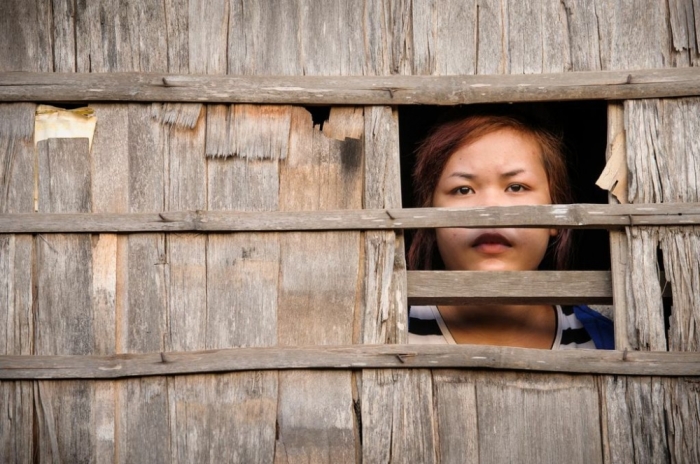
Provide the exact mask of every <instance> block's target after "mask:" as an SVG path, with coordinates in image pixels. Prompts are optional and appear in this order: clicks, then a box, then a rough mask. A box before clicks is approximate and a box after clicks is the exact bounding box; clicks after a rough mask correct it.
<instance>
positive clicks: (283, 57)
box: [228, 0, 318, 76]
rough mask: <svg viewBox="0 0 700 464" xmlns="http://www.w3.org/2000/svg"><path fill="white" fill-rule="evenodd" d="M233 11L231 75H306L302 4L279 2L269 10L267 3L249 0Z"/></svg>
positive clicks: (229, 70)
mask: <svg viewBox="0 0 700 464" xmlns="http://www.w3.org/2000/svg"><path fill="white" fill-rule="evenodd" d="M230 8H231V13H230V20H229V24H228V27H229V29H228V73H229V74H242V75H255V74H267V75H275V76H280V75H282V76H287V75H302V74H303V65H302V63H303V60H302V58H301V45H300V43H299V34H298V32H299V28H300V23H301V20H300V11H299V6H298V4H296V3H295V2H279V3H277V4H276V5H275V7H274V8H269V7H268V5H267V4H265V3H261V2H258V1H255V0H245V1H241V2H233V3H231V4H230ZM270 31H274V33H270ZM316 39H317V40H318V37H316Z"/></svg>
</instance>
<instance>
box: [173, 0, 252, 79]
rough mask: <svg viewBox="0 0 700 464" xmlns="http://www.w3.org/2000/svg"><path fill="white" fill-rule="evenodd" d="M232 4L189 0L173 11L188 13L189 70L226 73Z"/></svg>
mask: <svg viewBox="0 0 700 464" xmlns="http://www.w3.org/2000/svg"><path fill="white" fill-rule="evenodd" d="M229 4H230V2H228V1H226V0H213V1H207V2H188V3H187V6H184V8H183V9H182V10H178V11H174V13H175V14H176V15H178V16H184V15H185V14H187V17H188V20H187V32H186V34H187V37H188V38H189V53H188V56H189V72H191V73H201V74H226V72H227V39H228V37H227V35H228V33H229V23H230V13H229V11H230V5H229ZM238 27H240V25H238Z"/></svg>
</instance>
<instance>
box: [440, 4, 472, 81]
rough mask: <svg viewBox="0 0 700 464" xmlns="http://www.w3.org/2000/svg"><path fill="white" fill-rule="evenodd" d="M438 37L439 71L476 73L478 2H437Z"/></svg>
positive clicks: (452, 73)
mask: <svg viewBox="0 0 700 464" xmlns="http://www.w3.org/2000/svg"><path fill="white" fill-rule="evenodd" d="M435 4H436V10H437V11H436V13H435V14H436V16H437V20H436V22H435V23H436V26H435V30H436V37H435V42H434V44H433V48H434V51H433V53H436V52H437V56H436V57H435V74H437V75H442V76H449V75H471V74H476V64H477V63H476V50H477V47H478V41H477V37H478V36H477V33H478V31H477V21H476V16H477V14H478V11H479V7H478V5H477V2H476V1H467V2H449V1H448V2H435Z"/></svg>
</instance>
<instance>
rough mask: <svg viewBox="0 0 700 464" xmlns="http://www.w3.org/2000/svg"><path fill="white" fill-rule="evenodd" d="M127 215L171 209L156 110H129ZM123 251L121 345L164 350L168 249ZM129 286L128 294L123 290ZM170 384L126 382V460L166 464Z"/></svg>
mask: <svg viewBox="0 0 700 464" xmlns="http://www.w3.org/2000/svg"><path fill="white" fill-rule="evenodd" d="M127 111H128V113H127V117H128V124H127V128H126V131H127V134H128V137H127V147H128V184H127V185H128V189H129V190H128V209H129V211H130V212H145V211H149V212H154V211H155V212H159V211H163V209H164V205H165V176H166V174H165V172H166V161H165V160H164V151H165V149H164V143H165V142H164V141H163V134H162V130H161V126H160V124H159V122H158V121H156V120H154V119H153V117H152V115H151V111H152V110H151V107H150V105H141V104H129V105H128V109H127ZM125 248H126V249H124V250H122V249H120V248H118V253H117V273H118V276H117V278H118V279H119V280H120V281H119V283H118V284H117V295H118V296H117V298H123V301H122V302H121V303H119V304H117V308H118V314H117V333H118V334H119V337H118V338H119V340H118V344H119V346H120V347H121V348H122V349H123V350H124V352H127V353H144V352H154V351H155V352H158V351H164V350H165V348H166V342H167V341H168V340H167V334H168V326H167V323H168V321H167V315H168V312H167V303H168V299H167V298H168V296H167V287H166V283H167V282H166V265H167V259H168V257H167V249H166V240H165V237H164V235H163V234H130V235H129V236H128V241H127V243H126V244H125ZM120 288H123V291H120V290H119V289H120ZM167 383H168V379H167V378H141V379H130V380H125V381H121V382H119V383H118V384H117V385H118V386H117V389H116V399H115V401H116V414H117V417H116V433H115V435H116V442H115V443H116V447H117V449H118V453H117V456H118V460H119V461H120V462H136V461H142V462H166V461H167V460H168V458H169V450H170V427H169V424H168V390H167Z"/></svg>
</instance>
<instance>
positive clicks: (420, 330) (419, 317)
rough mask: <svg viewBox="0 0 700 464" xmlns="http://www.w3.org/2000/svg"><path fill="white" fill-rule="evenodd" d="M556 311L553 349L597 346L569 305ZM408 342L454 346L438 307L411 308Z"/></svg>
mask: <svg viewBox="0 0 700 464" xmlns="http://www.w3.org/2000/svg"><path fill="white" fill-rule="evenodd" d="M555 308H556V310H557V312H556V314H557V334H556V336H555V338H554V343H553V344H552V349H553V350H575V349H581V348H583V349H591V350H595V349H596V346H595V343H593V340H592V339H591V336H590V335H589V334H588V332H587V331H586V329H585V328H584V327H583V324H581V321H579V320H578V318H577V317H576V315H575V314H574V309H573V307H572V306H563V307H562V306H559V305H557V306H555ZM408 343H412V344H451V345H454V344H456V342H455V340H454V338H452V335H451V334H450V331H449V329H448V328H447V325H445V321H444V320H443V319H442V316H440V312H439V311H438V309H437V306H411V308H410V310H409V319H408Z"/></svg>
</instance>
